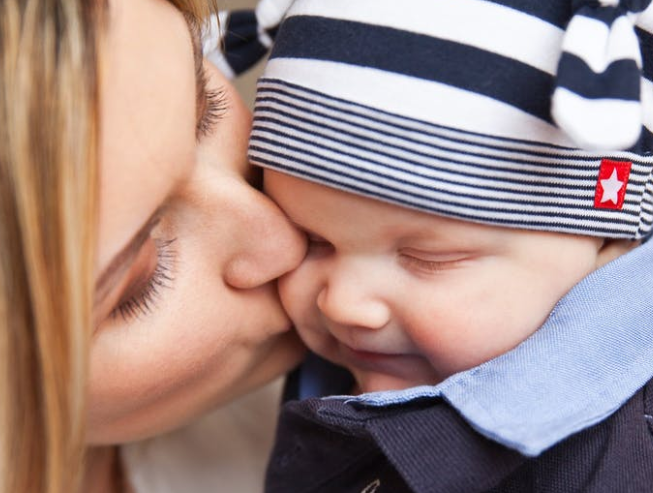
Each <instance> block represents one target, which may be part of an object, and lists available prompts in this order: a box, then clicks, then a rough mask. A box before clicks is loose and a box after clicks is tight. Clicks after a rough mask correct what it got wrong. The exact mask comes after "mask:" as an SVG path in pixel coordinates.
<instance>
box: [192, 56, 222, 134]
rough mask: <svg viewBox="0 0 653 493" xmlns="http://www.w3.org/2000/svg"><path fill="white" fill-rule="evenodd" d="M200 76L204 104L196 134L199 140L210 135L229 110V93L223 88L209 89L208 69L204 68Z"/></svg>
mask: <svg viewBox="0 0 653 493" xmlns="http://www.w3.org/2000/svg"><path fill="white" fill-rule="evenodd" d="M198 75H199V81H200V82H199V85H200V87H201V88H202V93H203V94H202V95H203V99H204V101H203V103H202V109H201V114H200V118H199V120H198V121H197V127H196V129H195V133H196V135H197V139H198V140H199V139H201V138H202V137H206V136H207V135H210V134H211V133H212V132H213V130H214V129H215V126H216V125H217V123H218V122H219V121H220V120H221V119H222V118H223V117H224V115H225V114H226V113H227V110H228V109H229V105H228V99H227V93H226V91H225V90H224V89H223V88H219V89H208V82H207V81H208V76H207V73H206V69H205V68H202V73H201V74H198Z"/></svg>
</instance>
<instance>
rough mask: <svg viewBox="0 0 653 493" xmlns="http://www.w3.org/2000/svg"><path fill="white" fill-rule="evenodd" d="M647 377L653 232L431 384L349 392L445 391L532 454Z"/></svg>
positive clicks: (471, 415)
mask: <svg viewBox="0 0 653 493" xmlns="http://www.w3.org/2000/svg"><path fill="white" fill-rule="evenodd" d="M652 377H653V241H649V242H648V243H646V244H644V245H642V246H640V247H638V248H636V249H634V250H633V251H632V252H630V253H628V254H627V255H625V256H622V257H620V258H618V259H617V260H615V261H613V262H611V263H609V264H608V265H606V266H604V267H603V268H601V269H599V270H597V271H595V272H593V273H592V274H590V275H589V276H587V277H586V278H585V279H583V280H582V281H581V282H580V283H579V284H577V285H576V286H575V287H574V288H573V289H572V290H571V291H570V292H569V294H568V295H567V296H565V297H564V298H563V299H562V300H560V302H559V303H558V304H557V305H556V307H555V308H554V310H553V311H552V313H551V315H550V316H549V318H548V320H547V321H546V322H545V324H544V325H543V326H542V328H540V330H538V331H537V332H536V333H535V334H534V335H533V336H531V337H530V338H529V339H527V340H526V341H524V342H523V343H522V344H520V345H519V346H518V347H517V348H515V349H514V350H512V351H510V352H508V353H506V354H504V355H502V356H500V357H498V358H496V359H494V360H492V361H488V362H487V363H484V364H482V365H480V366H478V367H476V368H472V369H471V370H468V371H465V372H461V373H458V374H456V375H453V376H451V377H450V378H448V379H447V380H445V381H444V382H442V383H440V384H439V385H437V386H434V387H432V386H422V387H415V388H411V389H407V390H402V391H391V392H376V393H369V394H363V395H360V396H357V397H354V398H352V397H344V396H341V397H335V398H346V399H348V400H349V401H356V402H359V403H363V404H366V405H370V406H383V405H388V404H396V403H401V402H405V401H407V400H410V399H414V398H417V397H420V398H423V397H443V398H444V399H446V400H447V401H448V402H449V403H450V404H451V405H452V406H453V407H455V408H456V409H457V410H458V411H459V412H460V413H461V414H462V416H463V417H464V418H465V419H466V420H467V421H468V422H469V423H470V424H471V426H473V427H474V428H475V429H476V430H477V431H479V432H480V433H482V434H483V435H485V436H487V437H488V438H490V439H492V440H495V441H496V442H499V443H501V444H503V445H505V446H507V447H510V448H512V449H515V450H517V451H519V452H521V453H522V454H524V455H528V456H535V455H538V454H539V453H540V452H542V451H543V450H545V449H547V448H548V447H551V446H552V445H554V444H555V443H557V442H559V441H561V440H563V439H564V438H566V437H568V436H569V435H571V434H573V433H575V432H578V431H580V430H583V429H585V428H587V427H589V426H591V425H593V424H595V423H598V422H600V421H601V420H603V419H604V418H605V417H606V416H608V415H610V414H611V413H613V412H615V411H616V410H617V409H618V408H619V407H620V406H621V405H623V403H624V402H626V401H627V400H628V399H629V398H630V397H631V396H632V395H633V394H635V393H636V392H637V390H638V389H640V388H641V387H642V386H643V385H644V384H645V383H646V382H647V381H648V380H649V379H651V378H652Z"/></svg>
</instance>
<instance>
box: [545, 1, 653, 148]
mask: <svg viewBox="0 0 653 493" xmlns="http://www.w3.org/2000/svg"><path fill="white" fill-rule="evenodd" d="M652 1H653V0H591V1H588V0H585V1H578V0H574V1H573V2H572V5H573V7H574V15H573V17H572V18H571V21H570V22H569V25H568V26H567V30H566V32H565V34H564V37H563V42H562V56H561V57H560V61H559V63H558V72H557V75H556V82H555V90H554V92H553V101H552V109H551V113H552V115H553V118H554V119H555V121H556V123H557V124H558V126H559V127H560V128H561V129H562V130H564V131H565V132H566V133H567V135H569V137H571V138H572V140H574V142H575V143H576V144H577V145H578V146H579V147H581V148H584V149H591V150H617V149H626V148H629V147H631V146H632V145H634V144H635V143H636V142H637V140H638V139H639V136H640V134H641V130H642V115H643V111H642V104H641V94H640V83H641V71H642V54H641V51H640V44H639V39H638V38H637V34H636V33H635V21H636V20H637V15H638V14H639V13H640V12H642V11H644V10H645V9H646V8H648V7H649V5H650V4H651V2H652Z"/></svg>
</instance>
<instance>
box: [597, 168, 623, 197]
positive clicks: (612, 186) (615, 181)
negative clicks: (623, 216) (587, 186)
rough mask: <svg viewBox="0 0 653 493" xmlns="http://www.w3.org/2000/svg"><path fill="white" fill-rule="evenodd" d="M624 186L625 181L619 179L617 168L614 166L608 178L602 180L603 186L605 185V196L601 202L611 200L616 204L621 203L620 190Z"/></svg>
mask: <svg viewBox="0 0 653 493" xmlns="http://www.w3.org/2000/svg"><path fill="white" fill-rule="evenodd" d="M623 186H624V182H623V181H619V177H618V175H617V168H612V174H611V175H610V178H608V179H607V180H601V187H603V196H602V197H601V203H603V202H607V201H610V202H612V203H614V204H618V203H619V190H621V187H623Z"/></svg>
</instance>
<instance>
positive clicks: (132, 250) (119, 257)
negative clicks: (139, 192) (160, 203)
mask: <svg viewBox="0 0 653 493" xmlns="http://www.w3.org/2000/svg"><path fill="white" fill-rule="evenodd" d="M160 213H161V208H158V209H157V210H155V211H154V213H152V215H151V216H150V217H149V218H148V220H147V221H146V222H145V224H143V226H141V228H140V229H139V230H138V231H137V232H136V234H135V235H134V236H133V237H132V239H131V240H129V242H128V243H127V244H126V245H125V246H124V247H123V248H122V249H121V250H120V251H119V252H118V253H117V254H116V255H115V256H114V257H113V259H111V261H110V262H109V265H107V267H106V268H105V269H104V271H102V274H100V276H99V277H98V280H97V282H96V283H95V301H94V305H95V306H99V305H100V304H101V303H102V302H103V301H104V300H105V299H106V297H107V295H108V294H109V293H110V292H111V290H112V289H113V287H114V286H115V285H116V284H117V282H118V281H119V280H120V279H121V278H122V276H123V275H124V273H125V272H126V271H127V270H129V267H130V266H131V264H132V262H133V260H134V259H135V258H136V256H137V255H138V252H139V251H140V249H141V247H142V246H143V244H144V243H145V241H146V240H147V239H148V238H149V236H150V233H151V232H152V229H153V228H154V226H156V224H157V223H158V222H159V218H160V217H161V214H160Z"/></svg>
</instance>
